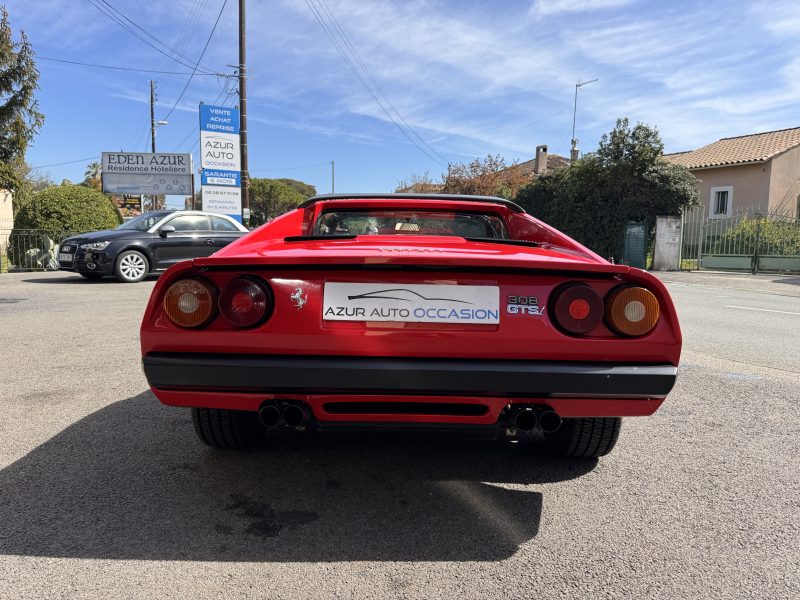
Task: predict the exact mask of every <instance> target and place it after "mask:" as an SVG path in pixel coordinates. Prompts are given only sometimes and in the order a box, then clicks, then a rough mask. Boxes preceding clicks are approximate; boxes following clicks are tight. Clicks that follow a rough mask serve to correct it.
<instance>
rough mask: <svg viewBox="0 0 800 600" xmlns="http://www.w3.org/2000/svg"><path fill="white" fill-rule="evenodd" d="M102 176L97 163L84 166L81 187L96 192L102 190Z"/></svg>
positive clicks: (100, 167)
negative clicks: (92, 189) (83, 186)
mask: <svg viewBox="0 0 800 600" xmlns="http://www.w3.org/2000/svg"><path fill="white" fill-rule="evenodd" d="M102 175H103V166H102V165H101V164H100V163H99V162H93V163H89V164H88V165H86V171H84V173H83V185H85V186H88V187H90V188H94V189H96V190H98V191H99V190H101V189H102V183H101V177H102Z"/></svg>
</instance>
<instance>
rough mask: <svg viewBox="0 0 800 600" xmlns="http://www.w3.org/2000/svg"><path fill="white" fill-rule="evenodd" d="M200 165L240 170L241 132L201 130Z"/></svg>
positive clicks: (209, 167)
mask: <svg viewBox="0 0 800 600" xmlns="http://www.w3.org/2000/svg"><path fill="white" fill-rule="evenodd" d="M200 166H201V167H202V168H204V169H223V170H225V171H240V170H241V168H242V165H241V160H240V155H239V134H233V133H211V132H210V131H202V130H201V131H200Z"/></svg>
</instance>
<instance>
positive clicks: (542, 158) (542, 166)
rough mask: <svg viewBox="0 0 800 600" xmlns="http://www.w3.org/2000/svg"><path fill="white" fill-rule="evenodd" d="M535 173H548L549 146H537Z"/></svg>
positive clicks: (534, 164)
mask: <svg viewBox="0 0 800 600" xmlns="http://www.w3.org/2000/svg"><path fill="white" fill-rule="evenodd" d="M533 173H534V175H544V174H545V173H547V146H544V145H542V146H536V161H535V162H534V163H533Z"/></svg>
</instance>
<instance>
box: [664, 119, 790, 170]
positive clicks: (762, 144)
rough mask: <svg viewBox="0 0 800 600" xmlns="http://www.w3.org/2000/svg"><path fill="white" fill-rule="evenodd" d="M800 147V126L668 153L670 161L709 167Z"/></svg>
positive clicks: (689, 166) (756, 159)
mask: <svg viewBox="0 0 800 600" xmlns="http://www.w3.org/2000/svg"><path fill="white" fill-rule="evenodd" d="M795 146H800V127H794V128H792V129H781V130H779V131H767V132H764V133H754V134H751V135H741V136H738V137H729V138H722V139H721V140H718V141H716V142H714V143H713V144H709V145H708V146H703V147H702V148H698V149H697V150H692V151H687V152H676V153H674V154H665V155H664V159H666V160H667V161H669V162H671V163H674V164H677V165H683V166H684V167H686V168H687V169H705V168H709V167H722V166H727V165H737V164H744V163H752V162H764V161H767V160H769V159H771V158H773V157H774V156H777V155H778V154H781V153H782V152H786V151H787V150H789V149H791V148H794V147H795Z"/></svg>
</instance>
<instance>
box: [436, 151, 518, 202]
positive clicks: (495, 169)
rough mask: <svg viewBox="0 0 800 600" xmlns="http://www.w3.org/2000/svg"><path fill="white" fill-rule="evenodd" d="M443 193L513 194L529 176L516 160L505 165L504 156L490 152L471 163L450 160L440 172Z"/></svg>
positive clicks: (503, 196)
mask: <svg viewBox="0 0 800 600" xmlns="http://www.w3.org/2000/svg"><path fill="white" fill-rule="evenodd" d="M442 180H443V181H444V185H443V186H442V192H443V193H445V194H465V195H477V196H500V197H501V198H509V199H510V198H513V197H514V196H515V195H516V194H517V192H518V191H519V190H520V188H522V187H523V186H525V184H527V183H528V181H529V178H528V177H527V176H526V175H525V174H524V173H523V172H522V169H521V168H520V167H519V166H518V165H517V164H516V162H514V163H512V164H511V165H506V161H505V159H504V158H503V157H502V156H500V155H499V154H496V155H494V156H492V155H491V154H489V155H488V156H487V157H486V158H485V159H480V158H476V159H475V160H473V161H472V162H470V163H450V164H449V165H447V173H444V174H443V175H442Z"/></svg>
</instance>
